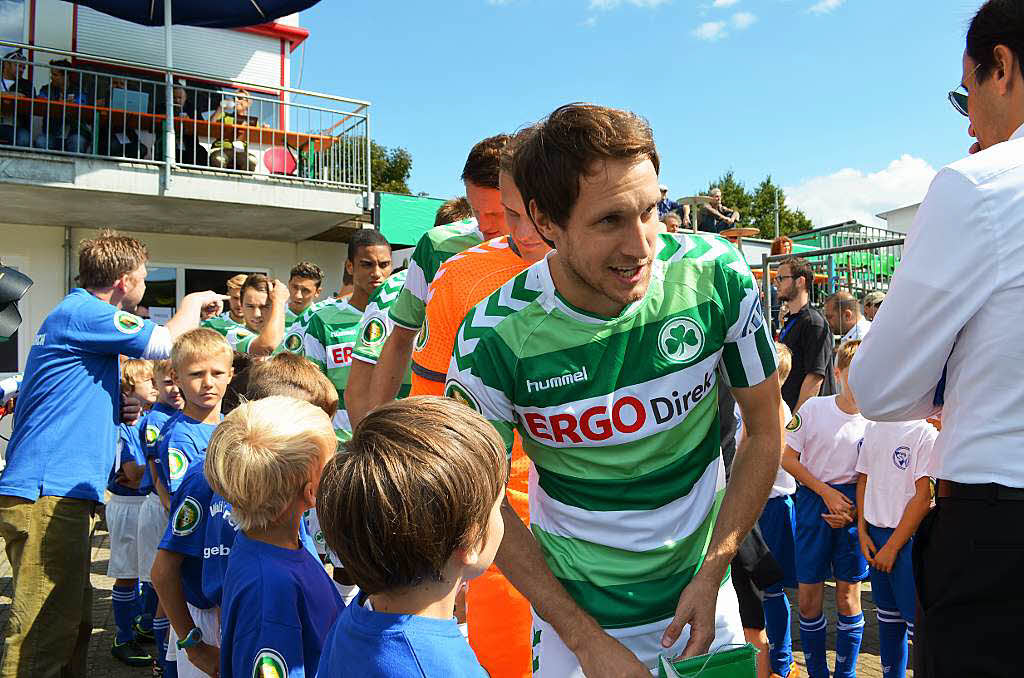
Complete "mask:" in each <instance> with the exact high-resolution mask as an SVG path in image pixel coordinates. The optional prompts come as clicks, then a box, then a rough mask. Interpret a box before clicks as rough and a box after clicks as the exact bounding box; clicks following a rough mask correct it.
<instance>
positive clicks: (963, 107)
mask: <svg viewBox="0 0 1024 678" xmlns="http://www.w3.org/2000/svg"><path fill="white" fill-rule="evenodd" d="M979 68H981V64H978V65H977V66H975V67H974V70H973V71H971V74H970V75H968V76H967V78H973V77H974V74H975V73H977V72H978V69H979ZM967 78H964V80H967ZM969 96H970V94H969V93H968V92H967V87H965V86H964V84H963V83H960V85H959V86H958V87H957V88H956V89H954V90H953V91H951V92H950V93H949V103H951V104H953V108H955V109H956V112H957V113H959V114H960V115H962V116H964V117H967V99H968V97H969Z"/></svg>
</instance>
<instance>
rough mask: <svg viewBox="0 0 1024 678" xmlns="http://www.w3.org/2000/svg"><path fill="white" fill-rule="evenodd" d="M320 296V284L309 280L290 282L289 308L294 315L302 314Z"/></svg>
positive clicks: (300, 279)
mask: <svg viewBox="0 0 1024 678" xmlns="http://www.w3.org/2000/svg"><path fill="white" fill-rule="evenodd" d="M318 296H320V284H319V283H317V281H316V280H311V279H309V278H291V279H289V280H288V308H290V309H291V311H292V313H302V312H303V311H305V310H306V309H307V308H309V305H310V304H312V303H313V300H314V299H316V298H317V297H318Z"/></svg>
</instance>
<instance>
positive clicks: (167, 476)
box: [157, 412, 217, 496]
mask: <svg viewBox="0 0 1024 678" xmlns="http://www.w3.org/2000/svg"><path fill="white" fill-rule="evenodd" d="M215 428H217V426H216V425H215V424H204V423H202V422H200V421H196V420H195V419H193V418H192V417H189V416H188V415H186V414H185V413H184V412H182V413H180V414H179V415H177V416H175V417H173V418H172V419H170V420H168V422H167V423H166V424H165V425H164V428H163V430H162V431H161V432H160V437H159V438H158V440H157V454H158V455H159V456H160V466H161V468H162V469H163V470H162V471H161V477H160V480H161V481H164V482H166V483H167V484H166V487H167V491H168V492H170V493H171V495H172V496H173V495H174V494H175V493H176V492H177V491H178V487H179V486H180V485H181V481H182V479H184V477H185V475H186V474H187V473H188V470H189V468H191V467H192V466H194V465H195V464H196V463H197V462H200V461H202V460H203V459H205V458H206V448H207V447H208V446H209V444H210V437H211V436H212V435H213V430H214V429H215Z"/></svg>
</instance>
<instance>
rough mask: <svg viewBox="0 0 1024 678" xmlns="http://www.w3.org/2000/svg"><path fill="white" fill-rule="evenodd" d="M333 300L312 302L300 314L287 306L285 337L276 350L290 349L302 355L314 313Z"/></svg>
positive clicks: (290, 351)
mask: <svg viewBox="0 0 1024 678" xmlns="http://www.w3.org/2000/svg"><path fill="white" fill-rule="evenodd" d="M333 301H334V300H333V299H323V300H321V301H315V302H313V303H312V304H310V305H309V307H308V308H306V310H305V311H303V312H302V313H298V314H296V313H294V312H293V311H292V310H291V309H290V308H286V309H285V316H284V339H282V340H281V345H280V346H278V350H277V351H276V352H280V351H288V352H289V353H295V354H297V355H302V344H303V341H305V338H306V327H307V326H308V325H309V321H310V320H311V319H312V318H313V314H314V313H316V312H317V311H319V310H320V309H321V308H323V307H324V306H325V305H327V304H329V303H331V302H333Z"/></svg>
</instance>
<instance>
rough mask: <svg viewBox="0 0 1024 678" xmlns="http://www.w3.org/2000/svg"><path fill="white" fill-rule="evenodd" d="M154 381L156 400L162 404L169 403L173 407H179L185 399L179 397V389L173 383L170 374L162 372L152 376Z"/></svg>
mask: <svg viewBox="0 0 1024 678" xmlns="http://www.w3.org/2000/svg"><path fill="white" fill-rule="evenodd" d="M154 381H155V382H156V391H157V400H159V401H160V402H162V403H163V404H164V405H170V406H171V407H173V408H175V409H179V410H180V409H181V408H182V406H183V405H184V404H185V401H184V400H183V399H182V397H181V389H179V388H178V385H177V384H175V383H174V379H173V378H171V375H169V374H164V375H159V376H157V377H154Z"/></svg>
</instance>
